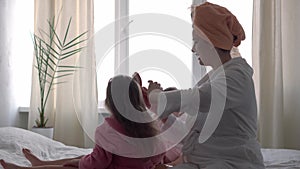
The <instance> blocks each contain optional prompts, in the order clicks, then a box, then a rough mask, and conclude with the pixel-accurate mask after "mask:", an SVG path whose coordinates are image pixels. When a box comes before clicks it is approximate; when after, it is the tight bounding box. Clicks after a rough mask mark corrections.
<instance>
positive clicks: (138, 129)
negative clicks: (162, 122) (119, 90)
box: [105, 77, 158, 138]
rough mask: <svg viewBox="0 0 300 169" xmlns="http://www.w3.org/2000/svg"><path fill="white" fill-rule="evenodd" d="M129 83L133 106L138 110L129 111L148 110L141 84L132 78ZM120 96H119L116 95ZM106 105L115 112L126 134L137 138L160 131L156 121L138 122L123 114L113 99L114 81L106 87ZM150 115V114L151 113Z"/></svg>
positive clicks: (153, 134)
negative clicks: (157, 128) (142, 94)
mask: <svg viewBox="0 0 300 169" xmlns="http://www.w3.org/2000/svg"><path fill="white" fill-rule="evenodd" d="M127 78H130V77H127ZM130 79H131V81H130V84H129V91H128V95H129V99H130V103H131V104H132V106H133V107H134V108H135V109H136V110H137V111H134V112H127V114H128V113H143V112H145V111H146V108H145V103H144V101H143V99H142V96H141V90H140V86H139V85H138V84H137V82H135V81H134V80H133V79H132V78H130ZM120 87H121V86H120ZM116 97H118V96H116ZM105 105H106V107H107V108H108V109H109V111H110V112H111V113H112V114H113V116H114V117H115V118H116V120H117V121H118V122H119V123H120V124H121V126H122V127H123V128H124V129H125V131H126V134H127V135H128V136H130V137H136V138H146V137H152V136H155V135H156V134H157V133H158V131H157V130H156V128H155V124H154V122H149V123H138V122H134V121H131V120H130V119H127V118H126V117H124V116H123V115H122V112H119V111H123V110H118V109H117V108H116V105H115V103H114V100H113V96H112V81H111V80H110V81H109V82H108V86H107V89H106V99H105ZM149 117H150V114H149Z"/></svg>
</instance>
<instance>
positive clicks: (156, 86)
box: [147, 80, 163, 95]
mask: <svg viewBox="0 0 300 169" xmlns="http://www.w3.org/2000/svg"><path fill="white" fill-rule="evenodd" d="M148 83H149V85H148V90H147V92H148V95H149V94H150V93H151V92H152V91H154V90H158V91H162V90H163V88H162V87H161V85H160V83H157V82H153V81H152V80H149V81H148Z"/></svg>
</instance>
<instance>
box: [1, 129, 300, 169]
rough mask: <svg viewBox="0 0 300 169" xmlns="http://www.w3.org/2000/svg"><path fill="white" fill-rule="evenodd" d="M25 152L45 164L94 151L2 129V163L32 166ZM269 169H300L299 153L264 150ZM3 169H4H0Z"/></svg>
mask: <svg viewBox="0 0 300 169" xmlns="http://www.w3.org/2000/svg"><path fill="white" fill-rule="evenodd" d="M22 148H28V149H30V150H31V151H32V152H33V153H34V154H35V155H38V156H39V157H40V158H42V159H45V160H53V159H60V158H70V157H76V156H80V155H85V154H88V153H90V152H91V151H92V149H84V148H78V147H73V146H66V145H64V144H62V143H60V142H57V141H54V140H51V139H48V138H46V137H43V136H41V135H39V134H36V133H33V132H31V131H28V130H24V129H20V128H15V127H2V128H0V159H4V160H5V161H7V162H13V163H16V164H19V165H22V166H30V163H29V162H28V161H27V160H26V159H25V158H24V157H23V154H22V152H21V150H22ZM262 153H263V156H264V162H265V166H266V168H268V169H297V168H298V169H300V150H289V149H262ZM0 169H3V168H2V167H1V166H0Z"/></svg>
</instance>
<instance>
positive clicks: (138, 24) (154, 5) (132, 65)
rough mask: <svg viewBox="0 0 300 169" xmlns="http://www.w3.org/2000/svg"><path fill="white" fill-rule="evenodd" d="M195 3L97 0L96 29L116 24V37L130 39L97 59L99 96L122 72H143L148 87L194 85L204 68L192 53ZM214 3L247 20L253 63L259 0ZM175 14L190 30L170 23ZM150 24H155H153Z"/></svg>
mask: <svg viewBox="0 0 300 169" xmlns="http://www.w3.org/2000/svg"><path fill="white" fill-rule="evenodd" d="M193 2H194V3H195V2H196V1H195V0H194V1H176V2H174V1H172V0H164V1H160V0H152V1H145V0H130V1H105V2H103V1H100V0H95V32H96V33H97V31H102V30H103V29H104V28H107V27H109V28H110V29H114V31H112V35H111V36H112V39H113V40H116V39H115V38H119V37H123V38H124V37H125V38H124V39H122V38H121V39H122V41H121V43H123V42H124V41H126V42H125V43H123V44H122V45H123V46H122V45H120V44H119V42H118V43H115V42H114V43H113V44H112V45H110V46H109V47H108V48H109V50H107V52H106V54H105V56H104V57H101V60H97V64H98V65H97V76H98V77H97V79H98V100H99V101H103V100H104V99H105V89H106V85H107V81H108V80H109V78H111V77H112V76H114V75H115V74H119V73H122V74H127V75H131V74H133V73H134V72H135V71H138V72H139V73H140V74H141V76H142V80H143V85H144V86H145V85H147V81H148V80H155V81H158V82H160V83H161V84H162V87H169V86H174V87H178V88H189V87H191V86H192V83H193V82H192V80H195V79H193V72H195V71H198V69H200V68H199V67H198V66H199V65H198V61H197V65H196V64H195V63H193V57H192V53H191V46H192V37H191V36H192V35H191V32H192V31H191V30H192V26H191V24H192V23H191V18H190V9H189V7H190V6H191V4H192V3H193ZM200 2H201V1H199V3H200ZM210 2H212V3H216V4H219V5H222V6H225V7H226V8H228V9H229V10H230V11H231V12H232V13H233V14H235V15H236V17H237V18H238V20H239V21H240V22H241V24H242V25H243V27H244V29H245V32H246V36H247V38H246V40H245V41H243V42H242V44H241V46H240V47H239V50H240V53H241V54H242V57H244V58H245V59H246V60H247V61H248V63H249V64H250V65H251V63H252V60H251V59H252V57H251V56H252V54H251V52H252V51H251V45H252V44H251V43H252V41H251V37H252V8H249V6H251V7H252V3H253V1H252V0H250V1H247V2H237V1H235V0H211V1H210ZM116 3H118V4H116ZM115 15H116V16H117V17H122V16H129V18H127V20H125V23H124V21H118V20H117V21H116V22H115V23H114V21H115V18H116V16H115ZM141 18H143V19H141ZM170 18H171V19H170ZM164 19H165V20H164ZM172 19H173V21H174V23H175V24H176V22H178V23H181V22H182V23H184V24H183V25H184V26H183V28H184V29H185V28H186V29H187V30H183V28H178V27H170V24H171V22H170V20H172ZM164 21H166V22H164ZM151 24H152V25H151ZM116 25H117V26H116ZM179 26H182V24H179ZM148 27H151V28H150V29H147V28H148ZM172 28H173V29H172ZM127 30H128V31H127ZM172 31H173V32H172ZM182 33H186V34H184V35H183V36H185V37H186V39H182V38H181V37H180V36H181V34H182ZM118 45H119V46H118ZM116 46H118V47H116ZM120 46H121V47H120ZM96 56H97V49H96ZM97 57H98V56H97ZM97 59H98V58H97ZM194 62H195V61H194ZM123 63H125V68H124V69H122V71H118V70H117V69H118V68H119V66H120V64H123ZM178 67H180V69H178ZM201 71H203V70H201ZM196 74H199V72H197V73H196ZM200 74H203V72H202V73H201V72H200ZM178 75H181V76H178ZM101 105H102V104H101V103H100V106H101Z"/></svg>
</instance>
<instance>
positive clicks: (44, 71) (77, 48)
mask: <svg viewBox="0 0 300 169" xmlns="http://www.w3.org/2000/svg"><path fill="white" fill-rule="evenodd" d="M54 18H55V17H53V18H52V19H51V20H48V22H47V23H48V26H49V27H48V28H49V29H48V32H46V31H47V30H39V32H40V35H37V34H34V35H33V44H34V56H35V58H36V65H35V68H36V70H37V72H38V78H39V87H40V106H39V108H38V110H39V114H40V118H39V119H37V120H36V125H37V127H46V124H47V121H48V119H46V118H45V108H46V105H47V101H48V97H49V94H50V92H51V91H52V89H53V87H54V86H55V85H59V84H63V83H66V81H57V79H62V78H64V77H67V76H71V75H73V73H74V72H75V71H76V70H77V69H80V68H81V67H79V66H76V65H62V61H63V60H66V59H68V58H71V57H73V56H75V55H76V54H78V53H80V52H81V51H82V50H83V49H84V48H85V46H82V44H84V42H86V41H87V40H88V39H87V38H84V37H85V35H87V33H88V31H86V32H83V33H81V34H79V35H77V36H76V35H75V36H74V37H72V38H70V39H71V40H70V41H69V42H67V39H68V38H69V37H70V36H71V35H70V28H71V23H72V18H71V17H70V19H69V21H68V25H67V28H66V30H65V31H64V35H63V36H62V37H63V38H60V36H59V34H58V32H57V30H56V27H57V24H58V23H59V22H56V24H54V23H55V21H54V20H55V19H54ZM43 35H44V36H43ZM83 38H84V39H83Z"/></svg>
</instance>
